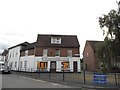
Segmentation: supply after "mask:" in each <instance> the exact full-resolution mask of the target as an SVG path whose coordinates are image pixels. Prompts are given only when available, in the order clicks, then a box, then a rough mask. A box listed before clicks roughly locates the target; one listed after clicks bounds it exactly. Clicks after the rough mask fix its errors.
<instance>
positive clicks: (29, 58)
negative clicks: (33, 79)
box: [20, 55, 81, 72]
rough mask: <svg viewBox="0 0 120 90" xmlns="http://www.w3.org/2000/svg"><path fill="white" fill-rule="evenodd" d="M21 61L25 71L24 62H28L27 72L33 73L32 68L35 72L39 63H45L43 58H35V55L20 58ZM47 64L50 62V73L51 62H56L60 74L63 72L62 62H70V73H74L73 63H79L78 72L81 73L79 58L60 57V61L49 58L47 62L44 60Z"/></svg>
mask: <svg viewBox="0 0 120 90" xmlns="http://www.w3.org/2000/svg"><path fill="white" fill-rule="evenodd" d="M20 61H22V62H23V64H22V68H23V71H24V70H25V69H24V62H25V61H27V69H26V71H31V68H32V71H35V70H37V62H38V61H39V62H40V61H43V60H42V57H35V56H34V55H32V56H24V57H21V58H20ZM44 61H46V62H48V67H47V68H48V71H49V70H50V62H51V61H56V71H58V72H60V71H61V69H62V68H61V66H62V64H61V62H63V61H69V64H70V71H71V72H73V61H77V62H78V63H77V64H78V66H77V67H78V72H81V66H80V65H81V64H80V58H79V57H72V58H69V59H68V58H67V57H60V60H58V61H57V60H56V59H55V57H48V59H47V60H44ZM21 70H22V69H21Z"/></svg>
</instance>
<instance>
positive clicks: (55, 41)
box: [51, 37, 61, 44]
mask: <svg viewBox="0 0 120 90" xmlns="http://www.w3.org/2000/svg"><path fill="white" fill-rule="evenodd" d="M51 43H52V44H61V38H60V37H51Z"/></svg>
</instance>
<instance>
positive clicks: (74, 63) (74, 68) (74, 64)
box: [73, 61, 77, 73]
mask: <svg viewBox="0 0 120 90" xmlns="http://www.w3.org/2000/svg"><path fill="white" fill-rule="evenodd" d="M73 72H75V73H77V61H74V62H73Z"/></svg>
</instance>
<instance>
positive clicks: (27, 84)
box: [0, 74, 76, 88]
mask: <svg viewBox="0 0 120 90" xmlns="http://www.w3.org/2000/svg"><path fill="white" fill-rule="evenodd" d="M0 81H1V80H0ZM1 83H2V85H1V86H2V88H76V87H75V86H67V85H62V84H58V83H53V82H48V81H43V80H37V79H32V78H27V77H23V76H17V75H14V74H3V75H2V82H0V84H1Z"/></svg>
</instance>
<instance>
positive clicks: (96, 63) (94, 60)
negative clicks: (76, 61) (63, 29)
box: [83, 40, 102, 71]
mask: <svg viewBox="0 0 120 90" xmlns="http://www.w3.org/2000/svg"><path fill="white" fill-rule="evenodd" d="M99 42H102V41H92V40H87V41H86V43H85V47H84V51H83V63H84V64H85V67H86V70H87V71H95V70H97V69H99V68H100V63H101V62H100V59H99V58H98V56H97V53H96V47H95V45H96V44H97V43H99Z"/></svg>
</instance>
